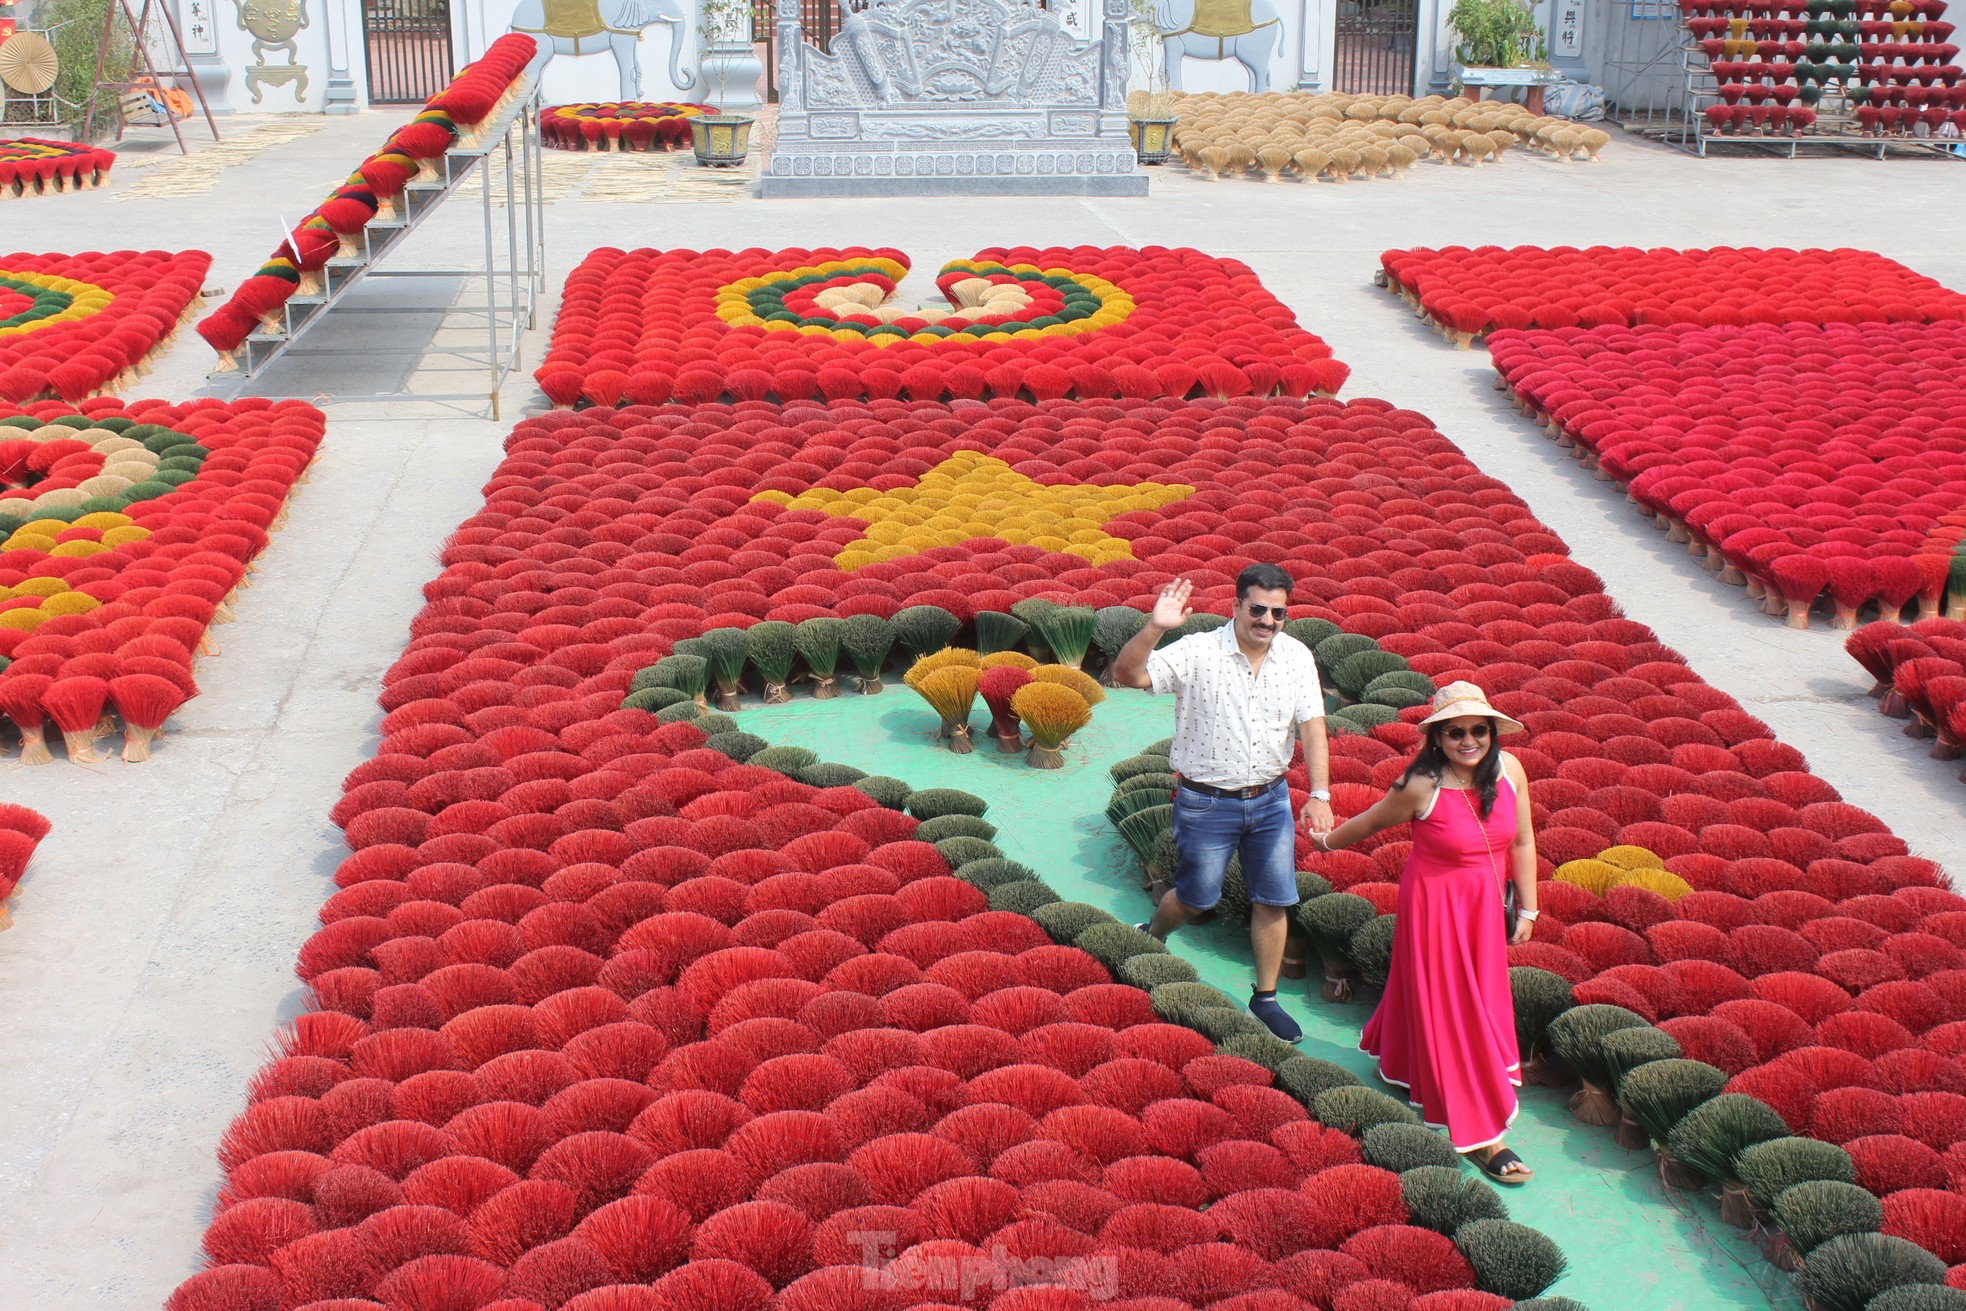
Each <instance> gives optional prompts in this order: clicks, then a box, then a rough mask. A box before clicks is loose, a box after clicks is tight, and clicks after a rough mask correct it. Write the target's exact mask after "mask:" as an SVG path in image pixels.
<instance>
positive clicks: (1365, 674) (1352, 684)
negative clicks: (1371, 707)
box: [1327, 639, 1406, 701]
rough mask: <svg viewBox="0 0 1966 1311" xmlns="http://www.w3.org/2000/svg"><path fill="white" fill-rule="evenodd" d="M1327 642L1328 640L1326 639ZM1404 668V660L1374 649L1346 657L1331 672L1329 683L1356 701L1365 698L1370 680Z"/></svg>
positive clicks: (1390, 653)
mask: <svg viewBox="0 0 1966 1311" xmlns="http://www.w3.org/2000/svg"><path fill="white" fill-rule="evenodd" d="M1327 640H1328V639H1327ZM1405 668H1406V658H1405V657H1404V656H1397V655H1394V654H1393V653H1392V652H1391V651H1381V650H1379V649H1377V648H1376V647H1375V648H1374V649H1373V650H1370V651H1360V652H1359V653H1358V654H1356V655H1350V656H1346V657H1345V658H1344V659H1343V660H1341V661H1340V662H1339V663H1338V667H1337V668H1336V669H1333V670H1332V671H1331V674H1332V678H1331V681H1332V682H1333V683H1334V684H1336V685H1337V688H1338V690H1339V691H1340V692H1343V693H1344V694H1345V695H1346V696H1348V697H1350V698H1352V700H1354V701H1357V700H1360V699H1362V698H1363V697H1364V696H1365V689H1366V688H1368V687H1370V686H1371V685H1372V680H1373V679H1375V678H1378V677H1379V676H1381V675H1382V674H1391V673H1396V672H1398V671H1400V670H1403V669H1405Z"/></svg>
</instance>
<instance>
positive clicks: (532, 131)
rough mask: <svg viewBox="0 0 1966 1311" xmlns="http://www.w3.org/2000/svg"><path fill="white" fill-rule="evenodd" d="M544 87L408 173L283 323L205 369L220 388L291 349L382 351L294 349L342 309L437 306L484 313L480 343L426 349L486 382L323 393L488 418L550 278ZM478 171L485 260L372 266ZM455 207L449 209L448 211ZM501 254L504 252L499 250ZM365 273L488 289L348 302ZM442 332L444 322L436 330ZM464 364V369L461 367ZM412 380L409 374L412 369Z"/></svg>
mask: <svg viewBox="0 0 1966 1311" xmlns="http://www.w3.org/2000/svg"><path fill="white" fill-rule="evenodd" d="M539 109H540V96H539V84H538V80H537V78H534V77H528V78H527V79H526V81H525V83H524V85H523V86H522V87H521V89H520V92H519V94H518V95H516V96H515V97H513V100H512V103H511V104H510V105H508V106H507V107H506V108H504V109H503V110H501V111H499V113H498V115H497V116H496V117H494V118H493V119H492V121H491V122H489V123H487V124H485V125H484V127H483V129H482V130H481V131H480V133H479V136H478V142H477V144H476V145H473V146H468V147H456V146H454V147H453V148H452V149H450V150H449V151H446V152H445V154H444V157H443V159H442V161H441V162H440V164H439V169H440V172H441V174H442V176H441V177H440V178H439V179H438V180H436V181H424V182H420V181H414V180H412V181H411V182H410V183H409V184H408V185H407V186H405V187H404V188H403V191H402V194H401V195H400V196H399V197H397V201H396V205H397V213H396V215H395V217H394V218H393V219H382V218H376V219H371V220H370V221H369V224H368V226H367V227H366V228H364V229H363V231H362V235H361V249H360V250H359V251H358V252H357V253H356V254H355V255H353V256H336V257H335V258H333V259H330V260H329V261H328V263H327V266H326V267H325V268H324V269H323V270H322V280H323V287H322V290H321V291H320V292H318V293H314V294H311V295H301V294H295V295H294V296H292V297H290V298H288V300H287V303H286V305H285V306H284V307H283V309H282V310H281V322H280V328H279V330H277V331H272V330H269V329H267V328H265V327H261V328H258V329H255V330H254V331H253V333H252V334H251V335H250V336H248V337H247V338H246V340H245V341H244V342H243V343H242V345H241V347H240V350H239V353H238V356H237V358H238V361H239V367H238V369H237V371H232V370H227V371H226V372H224V373H214V374H212V375H210V380H211V382H212V383H213V384H214V385H215V386H217V387H226V386H227V385H228V384H230V385H231V390H232V391H233V392H234V394H237V393H238V392H240V391H243V390H244V389H245V387H246V386H247V385H248V384H250V383H251V382H252V381H254V380H255V379H257V378H259V377H261V376H262V375H264V374H265V372H266V370H267V369H268V368H270V367H271V366H272V365H273V364H274V363H275V362H276V361H279V360H281V359H284V358H287V357H288V356H295V357H321V356H342V357H350V358H357V359H362V358H368V359H377V360H378V361H380V359H381V357H382V356H383V355H385V354H386V353H388V352H385V351H384V350H381V349H367V350H339V349H330V348H300V347H298V346H297V343H298V342H299V341H300V339H301V338H303V337H304V336H306V335H307V332H308V330H309V329H311V328H313V327H314V326H315V325H316V324H318V323H320V322H322V321H323V320H325V319H327V317H328V316H329V315H330V314H333V313H334V312H335V311H336V310H337V309H339V310H340V311H341V313H342V315H343V316H344V317H346V316H350V315H356V314H429V313H431V312H433V311H438V312H441V313H442V314H443V316H444V318H445V320H446V321H448V320H450V319H451V318H454V317H463V318H482V319H483V323H484V344H483V345H482V346H481V347H468V346H455V347H454V346H443V347H438V346H435V345H433V346H432V347H431V348H430V350H429V351H427V352H426V353H425V355H424V356H423V361H424V362H425V363H427V362H428V360H429V358H430V356H432V355H438V356H449V357H453V358H456V359H460V360H463V361H465V362H466V363H467V366H468V367H469V368H470V370H471V371H475V369H476V367H477V366H480V365H482V367H483V369H484V377H485V385H484V388H483V390H473V391H463V392H434V391H423V390H421V389H416V388H413V387H412V388H409V389H405V390H398V391H394V392H377V393H368V394H351V393H342V392H336V393H333V394H332V395H329V396H327V397H326V398H325V399H327V400H329V401H335V402H349V403H361V402H399V401H415V402H432V403H455V402H460V401H478V402H483V403H484V405H485V409H484V410H474V411H473V413H485V414H488V415H489V417H491V418H492V419H497V418H498V417H499V402H498V394H499V391H500V389H501V388H502V387H503V386H504V384H505V380H506V378H508V377H509V376H510V375H511V374H512V372H513V371H514V370H515V369H517V368H518V367H519V361H520V345H521V339H522V338H523V337H524V335H525V333H526V332H527V331H529V330H530V329H531V328H532V327H533V326H534V323H535V320H536V317H537V310H538V305H539V299H540V295H541V293H542V291H543V289H544V285H545V280H546V251H545V247H546V220H545V180H544V176H543V174H542V162H543V161H542V158H541V155H542V151H541V143H540V133H539ZM474 174H475V175H476V177H477V183H478V185H477V191H478V199H479V210H480V217H481V219H482V222H483V227H484V264H483V267H481V268H480V267H470V268H415V269H390V268H379V267H377V265H379V264H381V263H382V262H383V261H384V260H386V259H388V257H389V256H390V255H391V253H393V252H394V251H395V250H396V249H397V248H398V247H399V246H401V245H402V244H403V243H404V242H405V241H407V240H409V238H410V236H411V234H412V233H414V232H416V230H417V229H418V228H420V227H422V226H423V223H424V221H425V220H427V219H428V218H429V217H430V216H431V215H432V214H433V213H435V212H436V211H437V210H438V209H439V208H441V207H442V206H443V204H444V202H445V201H446V200H449V199H450V198H451V197H452V196H453V195H455V194H457V193H458V192H460V191H462V190H464V189H465V185H466V184H467V183H468V182H469V181H470V180H471V178H472V176H473V175H474ZM499 209H502V210H503V211H504V215H505V219H504V229H505V231H504V241H503V249H502V250H501V249H500V241H499V233H498V226H499V224H498V221H497V210H499ZM452 212H453V213H455V212H456V211H455V209H453V211H452ZM501 255H502V256H503V258H502V259H501V258H500V257H501ZM370 278H409V279H431V278H453V279H460V280H464V281H465V282H466V283H467V286H468V283H469V282H471V281H477V280H480V279H482V280H483V282H484V296H483V298H482V300H480V299H478V298H476V297H468V296H465V295H460V296H458V297H456V298H455V299H453V300H452V301H450V302H449V303H447V304H443V305H421V306H412V307H397V306H364V305H348V304H346V301H347V299H348V296H349V293H350V292H352V291H354V289H355V288H356V287H358V286H360V285H361V284H362V283H363V282H365V281H367V280H368V279H370ZM439 330H440V331H442V329H441V328H440V329H439ZM457 371H459V372H463V371H465V370H463V369H460V370H457ZM411 381H412V382H413V381H414V371H413V372H412V377H411Z"/></svg>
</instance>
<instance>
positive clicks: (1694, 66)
mask: <svg viewBox="0 0 1966 1311" xmlns="http://www.w3.org/2000/svg"><path fill="white" fill-rule="evenodd" d="M1674 33H1675V35H1676V36H1677V37H1678V45H1679V63H1680V68H1681V72H1682V76H1683V81H1684V85H1685V93H1684V100H1683V101H1682V102H1681V104H1682V108H1681V111H1680V112H1679V113H1678V114H1677V115H1669V117H1668V119H1667V122H1666V126H1665V129H1664V131H1662V132H1660V133H1658V137H1659V139H1660V140H1662V141H1664V142H1665V143H1666V144H1668V145H1672V146H1677V147H1679V148H1680V149H1681V150H1685V151H1688V152H1690V153H1692V154H1695V155H1698V156H1699V157H1700V158H1702V159H1705V158H1706V156H1707V151H1708V149H1709V148H1712V147H1725V148H1728V149H1747V150H1753V151H1759V152H1761V153H1763V154H1770V155H1778V156H1782V157H1785V158H1788V159H1796V158H1799V157H1801V152H1802V151H1803V150H1804V149H1806V148H1829V149H1833V150H1840V151H1846V152H1851V153H1856V154H1864V155H1870V156H1872V157H1874V158H1876V159H1884V158H1886V157H1887V156H1889V155H1891V154H1893V153H1896V154H1900V155H1941V156H1946V157H1949V158H1954V159H1956V158H1959V156H1958V155H1956V154H1954V152H1953V149H1952V147H1954V146H1957V145H1959V144H1960V142H1959V140H1958V139H1957V138H1946V137H1913V136H1902V137H1877V136H1866V135H1864V133H1863V132H1862V130H1861V129H1860V127H1859V125H1858V123H1857V121H1856V118H1855V117H1854V116H1853V115H1852V114H1851V113H1850V102H1849V100H1848V99H1847V98H1846V97H1845V96H1844V95H1843V89H1842V85H1841V84H1840V83H1839V84H1835V85H1833V86H1826V87H1824V89H1823V98H1822V100H1821V101H1820V102H1819V103H1818V104H1817V105H1816V122H1815V125H1814V127H1813V128H1812V129H1811V130H1810V131H1808V132H1805V133H1804V134H1802V135H1801V136H1762V135H1758V134H1752V133H1720V132H1714V131H1712V130H1711V128H1710V126H1709V124H1708V122H1707V117H1706V115H1705V114H1704V113H1703V112H1701V111H1703V110H1704V109H1705V108H1706V107H1707V106H1708V105H1711V104H1715V103H1717V102H1718V101H1719V100H1720V99H1721V95H1720V84H1719V82H1718V80H1717V79H1716V78H1715V77H1714V75H1713V70H1712V69H1711V68H1709V67H1708V61H1707V55H1706V52H1705V51H1704V50H1702V49H1700V47H1699V46H1698V45H1697V44H1695V43H1694V41H1693V35H1692V33H1691V32H1689V31H1688V30H1687V28H1686V24H1685V23H1684V22H1678V23H1675V25H1674Z"/></svg>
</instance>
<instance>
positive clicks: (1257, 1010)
mask: <svg viewBox="0 0 1966 1311" xmlns="http://www.w3.org/2000/svg"><path fill="white" fill-rule="evenodd" d="M1249 1013H1250V1014H1251V1015H1254V1016H1255V1017H1256V1018H1257V1019H1259V1020H1261V1021H1263V1024H1264V1026H1265V1027H1266V1028H1268V1029H1269V1031H1270V1032H1271V1033H1274V1034H1275V1035H1276V1036H1277V1037H1279V1038H1281V1039H1283V1040H1284V1041H1285V1042H1301V1041H1303V1038H1304V1030H1303V1029H1302V1028H1301V1027H1300V1026H1299V1025H1298V1023H1297V1021H1295V1020H1293V1019H1291V1018H1290V1012H1289V1011H1286V1010H1285V1009H1284V1008H1283V1003H1281V1002H1279V1001H1278V1000H1277V995H1276V992H1275V991H1274V990H1272V991H1269V992H1253V993H1251V994H1250V995H1249Z"/></svg>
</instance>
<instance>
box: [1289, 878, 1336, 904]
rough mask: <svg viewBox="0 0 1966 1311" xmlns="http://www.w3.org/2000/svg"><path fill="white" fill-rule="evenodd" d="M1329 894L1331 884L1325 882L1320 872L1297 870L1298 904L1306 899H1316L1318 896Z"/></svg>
mask: <svg viewBox="0 0 1966 1311" xmlns="http://www.w3.org/2000/svg"><path fill="white" fill-rule="evenodd" d="M1330 894H1331V885H1330V884H1329V883H1327V882H1325V880H1324V876H1323V875H1322V874H1313V873H1311V871H1309V870H1307V869H1300V870H1298V871H1297V904H1298V905H1299V906H1301V905H1303V904H1304V903H1305V902H1307V901H1316V900H1317V899H1318V898H1319V897H1325V896H1329V895H1330Z"/></svg>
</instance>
